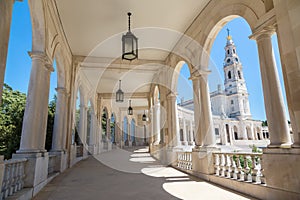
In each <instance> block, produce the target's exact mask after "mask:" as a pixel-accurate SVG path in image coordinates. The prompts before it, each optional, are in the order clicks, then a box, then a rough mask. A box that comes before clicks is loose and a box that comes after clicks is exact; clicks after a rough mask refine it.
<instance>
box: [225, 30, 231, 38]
mask: <svg viewBox="0 0 300 200" xmlns="http://www.w3.org/2000/svg"><path fill="white" fill-rule="evenodd" d="M226 30H227V36H228V37H229V31H230V30H229V29H228V28H227V29H226Z"/></svg>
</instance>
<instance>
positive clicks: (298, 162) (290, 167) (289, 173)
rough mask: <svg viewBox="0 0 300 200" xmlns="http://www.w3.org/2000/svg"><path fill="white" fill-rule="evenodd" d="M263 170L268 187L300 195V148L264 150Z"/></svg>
mask: <svg viewBox="0 0 300 200" xmlns="http://www.w3.org/2000/svg"><path fill="white" fill-rule="evenodd" d="M262 168H263V169H264V171H263V175H264V176H265V178H266V183H267V185H268V187H271V188H276V189H279V190H286V191H290V192H295V193H299V188H300V182H299V180H300V173H299V169H300V148H290V149H283V148H266V149H264V150H263V155H262Z"/></svg>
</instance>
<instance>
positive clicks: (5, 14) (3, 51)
mask: <svg viewBox="0 0 300 200" xmlns="http://www.w3.org/2000/svg"><path fill="white" fill-rule="evenodd" d="M13 4H14V0H3V1H0V13H1V18H0V37H1V39H0V104H1V100H2V89H3V83H4V75H5V68H6V59H7V51H8V41H9V35H10V24H11V16H12V9H13Z"/></svg>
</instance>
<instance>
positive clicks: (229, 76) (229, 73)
mask: <svg viewBox="0 0 300 200" xmlns="http://www.w3.org/2000/svg"><path fill="white" fill-rule="evenodd" d="M228 79H231V71H229V72H228Z"/></svg>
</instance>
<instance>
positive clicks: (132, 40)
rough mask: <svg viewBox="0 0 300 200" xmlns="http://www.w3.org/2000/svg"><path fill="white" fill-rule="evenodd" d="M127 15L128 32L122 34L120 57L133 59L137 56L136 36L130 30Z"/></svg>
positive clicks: (129, 14)
mask: <svg viewBox="0 0 300 200" xmlns="http://www.w3.org/2000/svg"><path fill="white" fill-rule="evenodd" d="M127 15H128V32H127V33H126V34H125V35H123V36H122V59H125V60H130V61H131V60H134V59H137V58H138V38H137V37H135V35H134V34H133V33H132V32H131V30H130V16H131V13H130V12H129V13H127Z"/></svg>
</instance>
